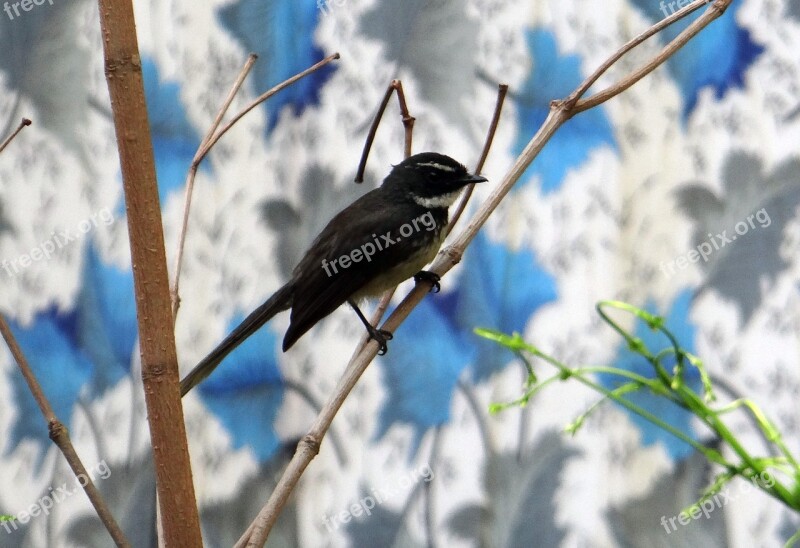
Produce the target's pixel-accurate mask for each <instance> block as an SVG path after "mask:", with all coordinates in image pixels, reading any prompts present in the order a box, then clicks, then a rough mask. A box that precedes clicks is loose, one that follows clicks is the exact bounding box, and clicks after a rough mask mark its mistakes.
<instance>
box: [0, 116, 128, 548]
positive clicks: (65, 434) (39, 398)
mask: <svg viewBox="0 0 800 548" xmlns="http://www.w3.org/2000/svg"><path fill="white" fill-rule="evenodd" d="M26 125H27V124H26ZM0 333H1V334H2V336H3V339H5V341H6V344H7V345H8V349H9V350H10V351H11V355H12V356H13V357H14V361H16V362H17V365H18V366H19V369H20V372H21V373H22V376H23V377H24V378H25V382H26V383H27V384H28V389H29V390H30V391H31V394H32V395H33V399H35V400H36V404H37V405H38V406H39V410H40V411H41V412H42V415H43V416H44V420H45V421H46V422H47V430H48V432H49V435H50V439H51V440H53V443H55V444H56V446H57V447H58V448H59V449H60V450H61V452H62V453H63V454H64V458H66V459H67V464H69V467H70V468H71V469H72V472H73V473H74V474H75V477H76V478H80V477H81V476H83V477H84V478H86V483H85V484H84V485H83V490H84V491H85V492H86V496H87V497H89V501H90V502H91V503H92V506H94V509H95V511H96V512H97V515H98V516H99V517H100V521H102V522H103V525H105V528H106V529H107V530H108V533H109V534H110V535H111V538H112V539H113V540H114V543H115V544H116V545H117V546H124V547H129V546H131V543H130V542H128V539H126V538H125V534H124V533H123V532H122V529H120V527H119V525H118V524H117V522H116V520H115V519H114V516H113V515H112V514H111V510H109V508H108V505H107V504H106V502H105V500H104V499H103V496H102V495H101V494H100V491H99V490H98V489H97V487H96V486H95V484H94V481H93V480H92V477H91V476H90V475H89V473H88V472H87V471H86V467H85V466H84V465H83V462H81V459H80V457H79V456H78V452H77V451H75V447H74V446H73V445H72V440H71V439H70V437H69V431H68V430H67V427H66V426H64V424H63V423H62V422H61V421H59V420H58V417H56V414H55V412H54V411H53V408H52V406H51V405H50V402H49V401H48V400H47V397H46V396H45V395H44V391H42V387H41V385H40V384H39V381H38V380H37V379H36V375H35V374H34V373H33V370H32V369H31V367H30V365H29V364H28V360H27V359H26V358H25V354H24V353H23V352H22V349H21V348H20V346H19V344H18V343H17V340H16V338H15V337H14V334H13V333H12V332H11V328H10V327H9V325H8V322H6V319H5V317H4V316H3V315H2V314H0ZM78 483H81V482H78Z"/></svg>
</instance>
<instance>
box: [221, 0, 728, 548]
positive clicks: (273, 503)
mask: <svg viewBox="0 0 800 548" xmlns="http://www.w3.org/2000/svg"><path fill="white" fill-rule="evenodd" d="M731 1H732V0H715V2H714V3H713V4H712V5H710V6H709V8H708V10H706V12H705V13H704V14H703V16H701V17H700V18H698V19H697V20H696V21H695V23H693V24H692V25H690V26H689V27H687V29H686V30H684V31H683V32H681V33H680V34H679V35H678V36H677V37H676V38H675V39H674V40H672V41H671V42H670V44H668V45H667V47H666V48H664V51H669V52H672V53H674V51H677V47H674V46H673V44H679V46H678V47H680V45H683V44H684V43H685V42H686V40H687V38H686V37H687V36H688V37H691V36H694V35H695V34H697V30H698V29H699V28H703V27H705V26H708V24H710V23H711V22H712V21H713V20H714V19H716V18H717V17H719V16H720V15H722V13H723V12H724V11H725V9H726V8H727V7H728V6H729V5H730V3H731ZM704 3H705V1H704V0H696V2H695V3H694V4H693V5H695V4H704ZM683 13H684V15H688V13H689V10H684V12H683ZM672 21H673V22H674V21H677V18H672ZM657 26H660V27H661V28H663V25H661V24H657ZM626 47H627V46H626ZM614 55H618V53H615V54H614ZM655 60H656V61H657V62H655V63H650V64H648V65H646V68H649V70H653V69H654V68H655V67H656V66H658V64H660V63H663V62H664V61H665V60H666V57H664V56H663V51H662V53H660V54H659V55H658V56H657V57H656V58H655ZM639 72H641V71H638V72H637V73H636V74H638V73H639ZM642 75H643V74H642ZM595 78H596V77H595ZM639 78H641V76H639ZM630 80H631V78H627V79H625V80H623V81H624V82H628V81H630ZM587 81H588V79H587ZM632 83H633V82H631V83H630V84H628V85H627V86H614V87H612V88H609V90H610V91H608V92H604V93H603V94H602V95H600V94H598V95H600V97H599V98H598V99H596V100H595V97H598V96H594V97H592V98H591V99H589V100H587V102H586V104H588V105H590V106H596V105H598V104H600V103H602V102H605V101H607V100H609V99H611V98H612V97H614V96H616V95H618V94H619V93H621V92H622V91H624V90H625V89H627V87H630V85H632ZM582 87H586V89H588V86H586V82H584V83H583V84H581V86H579V87H578V88H577V89H578V90H580V89H581V88H582ZM580 96H581V94H580V93H577V91H576V92H575V93H573V95H572V96H570V99H571V101H575V100H576V98H577V99H580ZM590 101H591V103H590ZM579 104H580V103H575V104H572V103H567V101H566V100H556V101H553V102H552V103H551V105H550V112H549V114H548V116H547V118H546V119H545V121H544V122H543V124H542V126H541V127H540V128H539V130H538V131H537V133H536V134H535V135H534V136H533V138H532V139H531V140H530V141H529V142H528V144H527V145H526V146H525V148H524V150H523V151H522V153H521V154H520V156H519V157H518V158H517V159H516V161H515V162H514V164H513V166H512V167H511V168H510V170H509V172H508V173H507V174H506V176H505V177H504V178H503V180H502V182H501V183H500V185H499V186H498V187H496V188H495V190H494V191H493V192H492V193H491V194H490V196H489V197H488V198H487V199H486V201H485V202H484V203H483V204H482V205H481V207H480V208H479V209H478V211H477V212H476V213H475V216H474V217H473V219H472V220H471V221H470V223H469V225H467V227H466V228H465V229H464V230H463V231H462V232H461V233H460V234H459V235H458V237H457V238H456V240H455V241H454V243H453V244H452V245H450V246H448V247H447V248H445V249H444V250H442V251H441V252H440V253H439V255H438V256H437V258H436V260H435V261H434V263H433V265H432V267H431V269H430V270H431V271H433V272H435V273H437V274H439V275H440V276H442V275H444V274H446V273H447V272H448V271H450V270H451V269H452V268H453V267H454V266H455V265H456V264H458V262H459V261H460V260H461V256H462V255H463V253H464V250H465V249H466V247H467V246H468V245H469V243H470V242H471V241H472V240H473V239H474V238H475V236H476V234H477V233H478V230H479V229H480V228H481V227H482V226H483V225H484V224H485V223H486V221H487V219H488V218H489V216H490V215H491V214H492V212H494V210H495V209H496V208H497V206H498V205H499V204H500V202H501V201H502V200H503V198H504V197H505V196H506V194H508V192H509V191H510V190H511V188H512V187H513V186H514V184H515V183H516V182H517V181H518V180H519V178H520V177H521V176H522V174H523V173H524V172H525V170H526V169H527V168H528V166H530V164H531V162H532V161H533V159H534V158H535V157H536V156H537V155H538V154H539V152H540V151H541V150H542V148H543V147H544V145H545V144H546V143H547V142H548V141H549V140H550V138H551V137H552V136H553V134H554V133H555V132H556V130H557V129H559V128H560V127H561V126H562V125H563V124H564V123H565V122H566V121H567V120H569V119H570V118H571V117H572V116H573V115H574V114H575V109H577V108H578V105H579ZM586 108H589V107H586ZM583 110H585V108H584V109H583ZM430 288H431V283H430V282H427V281H423V282H420V283H417V284H416V285H415V286H414V288H413V289H412V290H411V291H410V292H409V293H408V295H406V297H405V298H404V299H403V301H402V302H401V303H400V304H399V305H398V306H397V308H395V310H394V311H393V312H392V314H391V315H390V316H389V318H388V319H387V320H386V322H384V324H383V325H382V326H381V329H384V330H387V331H390V332H394V331H395V330H396V329H397V327H399V326H400V324H401V323H402V322H403V321H404V320H405V319H406V318H407V317H408V315H409V314H410V313H411V311H412V310H413V309H414V308H415V307H416V306H417V305H418V304H419V303H420V302H421V301H422V299H423V298H424V297H425V295H426V294H427V293H428V292H429V290H430ZM377 353H378V343H377V342H376V341H374V340H372V341H370V342H369V343H367V345H366V346H365V347H364V350H363V351H362V352H361V353H360V354H359V355H358V356H356V357H355V359H354V360H351V362H350V363H349V364H348V366H347V368H346V369H345V372H344V375H343V376H342V378H341V379H340V381H339V383H338V384H337V387H336V391H335V392H334V394H333V395H332V396H331V399H330V400H329V402H328V404H326V406H325V408H324V409H323V410H322V412H321V413H320V415H319V416H318V417H317V419H316V420H315V422H314V424H313V425H312V427H311V429H310V430H309V433H308V434H307V435H306V436H305V437H304V438H303V439H302V440H301V442H300V443H299V444H298V447H297V451H296V452H295V454H294V456H293V457H292V460H291V461H290V462H289V464H288V466H287V467H286V469H285V471H284V474H283V476H282V477H281V479H280V481H279V482H278V485H277V486H276V488H275V490H274V491H273V492H272V495H271V496H270V498H269V500H268V501H267V503H266V504H265V505H264V507H263V508H262V509H261V512H259V514H258V516H257V517H256V519H255V520H254V521H253V523H251V524H250V527H248V529H247V531H246V532H245V534H244V535H243V536H242V538H240V539H239V541H238V542H237V544H236V546H237V547H240V546H245V545H246V546H247V547H248V548H251V547H259V546H263V545H264V543H265V542H266V539H267V536H268V535H269V531H270V530H271V528H272V526H273V525H274V524H275V521H276V520H277V517H278V513H279V512H280V510H281V509H282V508H283V506H284V505H285V504H286V501H287V500H288V498H289V495H290V494H291V492H292V490H293V489H294V487H295V486H296V485H297V482H298V481H299V480H300V477H301V475H302V474H303V471H304V470H305V469H306V467H308V465H309V464H310V462H311V460H312V459H313V458H314V457H315V456H316V455H317V453H318V452H319V446H320V443H321V441H322V438H323V436H324V434H325V431H326V430H327V428H328V427H329V426H330V423H331V421H332V420H333V417H334V416H335V415H336V413H337V411H338V410H339V408H340V407H341V405H342V404H343V402H344V400H345V398H346V397H347V395H348V394H349V393H350V391H351V390H352V388H353V387H354V386H355V383H356V382H357V381H358V378H359V377H360V376H361V374H362V373H363V372H364V370H366V368H367V366H368V365H369V363H370V362H371V361H372V360H373V359H374V358H375V356H376V355H377Z"/></svg>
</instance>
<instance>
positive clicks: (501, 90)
mask: <svg viewBox="0 0 800 548" xmlns="http://www.w3.org/2000/svg"><path fill="white" fill-rule="evenodd" d="M507 94H508V84H499V85H498V86H497V103H496V104H495V106H494V114H493V115H492V121H491V123H490V124H489V131H488V133H487V134H486V141H485V142H484V144H483V152H482V153H481V157H480V159H479V160H478V164H477V165H476V166H475V174H476V175H479V174H480V173H481V171H483V164H485V163H486V158H487V157H488V156H489V150H490V149H491V148H492V142H493V141H494V136H495V133H497V124H499V123H500V114H501V113H502V112H503V103H505V100H506V95H507ZM473 190H475V183H473V184H471V185H467V191H466V192H464V195H463V196H461V200H460V201H459V202H458V205H457V206H456V211H455V213H453V218H452V219H451V220H450V222H449V223H448V224H447V233H448V234H449V233H450V232H452V231H453V227H454V226H456V223H457V222H458V220H459V219H460V218H461V214H462V213H464V209H466V207H467V203H468V202H469V199H470V198H471V197H472V191H473Z"/></svg>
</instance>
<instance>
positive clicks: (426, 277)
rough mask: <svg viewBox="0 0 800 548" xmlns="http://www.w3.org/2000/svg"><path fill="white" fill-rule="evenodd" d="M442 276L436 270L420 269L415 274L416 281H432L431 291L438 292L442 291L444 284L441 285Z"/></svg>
mask: <svg viewBox="0 0 800 548" xmlns="http://www.w3.org/2000/svg"><path fill="white" fill-rule="evenodd" d="M441 279H442V278H441V276H439V275H438V274H437V273H435V272H431V271H430V270H420V271H419V272H417V273H416V274H414V281H415V282H417V283H419V282H430V283H431V293H438V292H439V291H441V289H442V286H441V285H439V280H441Z"/></svg>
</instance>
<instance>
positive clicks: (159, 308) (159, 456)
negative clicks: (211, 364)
mask: <svg viewBox="0 0 800 548" xmlns="http://www.w3.org/2000/svg"><path fill="white" fill-rule="evenodd" d="M99 7H100V26H101V31H102V38H103V48H104V54H105V72H106V80H107V82H108V90H109V94H110V96H111V106H112V110H113V114H114V127H115V130H116V136H117V147H118V149H119V157H120V167H121V170H122V182H123V187H124V191H125V206H126V209H127V213H128V232H129V237H130V245H131V260H132V264H133V282H134V289H135V292H136V312H137V319H138V323H139V341H140V342H139V345H140V352H141V358H142V381H143V383H144V394H145V402H146V404H147V419H148V422H149V424H150V438H151V441H152V447H153V458H154V460H155V470H156V485H157V489H158V501H159V505H160V510H161V518H162V524H163V531H164V542H165V544H166V546H202V539H201V536H200V520H199V518H198V515H197V504H196V502H195V496H194V486H193V484H192V471H191V466H190V463H189V450H188V446H187V442H186V430H185V427H184V418H183V407H182V405H181V397H180V389H179V383H178V381H179V379H178V358H177V353H176V350H175V338H174V335H173V329H172V310H171V307H170V296H169V281H168V279H167V263H166V254H165V251H164V233H163V227H162V225H161V208H160V205H159V201H158V188H157V185H156V171H155V164H154V160H153V147H152V144H151V142H150V127H149V125H148V118H147V108H146V106H145V99H144V86H143V83H142V64H141V59H140V57H139V45H138V43H137V40H136V27H135V22H134V17H133V6H132V5H131V1H130V0H99Z"/></svg>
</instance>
